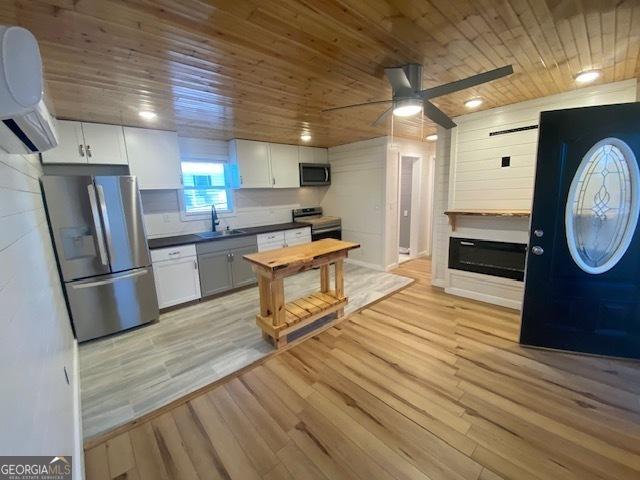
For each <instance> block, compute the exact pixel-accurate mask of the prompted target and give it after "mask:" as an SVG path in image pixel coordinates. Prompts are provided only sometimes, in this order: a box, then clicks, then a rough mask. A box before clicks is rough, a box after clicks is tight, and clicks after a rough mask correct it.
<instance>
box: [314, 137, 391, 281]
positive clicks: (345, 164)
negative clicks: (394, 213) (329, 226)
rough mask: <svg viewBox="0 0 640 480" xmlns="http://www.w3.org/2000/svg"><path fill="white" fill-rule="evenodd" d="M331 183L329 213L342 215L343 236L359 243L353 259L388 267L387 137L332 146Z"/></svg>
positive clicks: (325, 203)
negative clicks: (386, 249) (386, 204)
mask: <svg viewBox="0 0 640 480" xmlns="http://www.w3.org/2000/svg"><path fill="white" fill-rule="evenodd" d="M329 162H330V163H331V186H330V187H329V189H328V191H327V194H326V195H325V196H324V199H323V201H322V208H323V209H324V212H325V213H326V214H327V215H335V216H338V217H341V218H342V238H343V239H344V240H348V241H352V242H358V243H360V245H361V247H360V248H359V249H357V250H352V251H351V252H350V253H349V258H350V259H351V260H352V261H354V262H356V263H360V264H362V265H365V266H369V267H372V268H378V269H384V268H385V267H386V263H385V261H386V259H385V238H384V228H385V188H386V183H385V182H386V176H385V172H386V163H387V137H380V138H374V139H372V140H365V141H361V142H355V143H350V144H347V145H340V146H338V147H332V148H330V149H329Z"/></svg>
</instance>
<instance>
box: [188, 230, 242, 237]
mask: <svg viewBox="0 0 640 480" xmlns="http://www.w3.org/2000/svg"><path fill="white" fill-rule="evenodd" d="M241 233H245V232H244V230H236V229H233V230H222V231H220V232H202V233H196V235H197V236H199V237H200V238H218V237H227V236H229V235H239V234H241Z"/></svg>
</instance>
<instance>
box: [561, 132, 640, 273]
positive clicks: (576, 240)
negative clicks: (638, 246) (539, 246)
mask: <svg viewBox="0 0 640 480" xmlns="http://www.w3.org/2000/svg"><path fill="white" fill-rule="evenodd" d="M639 183H640V174H639V173H638V163H637V161H636V157H635V155H634V153H633V151H632V150H631V148H630V147H629V146H628V145H627V144H626V143H625V142H624V141H622V140H620V139H618V138H605V139H603V140H600V141H599V142H598V143H596V144H595V145H594V146H593V147H591V149H590V150H589V151H588V152H587V153H586V155H585V156H584V157H583V159H582V162H581V163H580V165H579V166H578V170H577V171H576V174H575V176H574V177H573V180H572V182H571V187H570V188H569V196H568V198H567V205H566V210H565V226H566V232H567V245H568V246H569V252H571V256H572V257H573V260H574V261H575V262H576V264H577V265H578V266H579V267H580V268H581V269H582V270H584V271H585V272H587V273H591V274H599V273H604V272H606V271H608V270H610V269H611V268H613V267H614V266H615V265H616V264H617V263H618V262H619V261H620V259H621V258H622V256H623V255H624V254H625V252H626V251H627V248H629V244H630V243H631V240H632V238H633V234H634V232H635V229H636V225H637V223H638V211H639V209H640V203H638V186H639Z"/></svg>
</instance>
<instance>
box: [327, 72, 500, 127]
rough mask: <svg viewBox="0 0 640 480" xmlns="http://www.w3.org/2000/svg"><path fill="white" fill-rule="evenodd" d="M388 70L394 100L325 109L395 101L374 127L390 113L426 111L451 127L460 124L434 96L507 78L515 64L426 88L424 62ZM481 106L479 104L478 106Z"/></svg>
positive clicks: (414, 113) (433, 119) (431, 116)
mask: <svg viewBox="0 0 640 480" xmlns="http://www.w3.org/2000/svg"><path fill="white" fill-rule="evenodd" d="M384 73H385V75H386V76H387V80H388V81H389V83H390V84H391V88H392V90H393V96H392V98H391V100H378V101H374V102H366V103H358V104H355V105H346V106H344V107H334V108H329V109H327V110H323V111H325V112H327V111H333V110H342V109H345V108H356V107H361V106H363V105H373V104H381V103H386V104H391V106H390V107H388V108H387V109H386V110H385V111H383V112H382V113H381V114H380V115H379V116H378V118H376V120H375V121H374V122H373V124H372V126H374V127H375V126H378V125H380V124H381V123H382V122H383V121H384V120H385V119H386V118H387V116H388V115H389V113H393V115H394V116H397V117H409V116H411V115H416V114H417V113H420V111H422V112H423V113H424V115H425V116H426V117H427V118H429V119H430V120H431V121H433V122H435V123H437V124H438V125H440V126H441V127H444V128H447V129H449V128H453V127H455V126H456V124H455V122H454V121H453V120H451V119H450V118H449V117H448V116H447V114H446V113H444V112H443V111H442V110H440V109H439V108H438V107H436V106H435V105H434V104H433V103H431V102H430V100H431V99H433V98H437V97H441V96H443V95H448V94H450V93H454V92H458V91H460V90H465V89H467V88H471V87H475V86H477V85H481V84H483V83H486V82H490V81H492V80H497V79H498V78H502V77H506V76H507V75H511V74H512V73H513V67H512V66H511V65H506V66H504V67H500V68H496V69H495V70H490V71H488V72H484V73H479V74H477V75H473V76H471V77H468V78H464V79H462V80H456V81H454V82H450V83H445V84H444V85H438V86H436V87H431V88H427V89H426V90H423V89H422V65H418V64H416V63H410V64H407V65H404V66H402V67H392V68H385V69H384ZM474 100H479V99H474ZM480 103H482V100H480ZM478 105H479V103H478V104H477V105H475V106H478Z"/></svg>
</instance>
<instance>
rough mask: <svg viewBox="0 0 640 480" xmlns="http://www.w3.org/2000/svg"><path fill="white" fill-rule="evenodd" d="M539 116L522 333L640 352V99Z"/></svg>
mask: <svg viewBox="0 0 640 480" xmlns="http://www.w3.org/2000/svg"><path fill="white" fill-rule="evenodd" d="M540 120H541V121H540V138H539V142H538V160H537V170H536V180H535V191H534V201H533V211H532V217H531V232H530V237H529V252H528V256H527V269H526V276H525V296H524V304H523V312H522V328H521V332H520V341H521V343H523V344H525V345H532V346H539V347H548V348H556V349H562V350H571V351H576V352H586V353H594V354H601V355H612V356H619V357H631V358H640V288H639V286H640V235H639V234H638V233H637V228H636V226H637V220H638V208H639V204H638V200H639V198H638V197H639V193H640V192H639V191H638V189H639V188H640V185H639V183H640V181H639V174H638V164H637V160H636V158H638V159H640V104H638V103H633V104H621V105H608V106H600V107H588V108H576V109H569V110H560V111H553V112H543V113H542V114H541V119H540Z"/></svg>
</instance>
